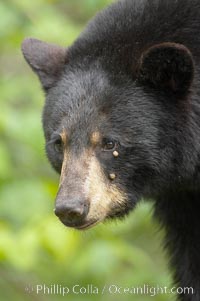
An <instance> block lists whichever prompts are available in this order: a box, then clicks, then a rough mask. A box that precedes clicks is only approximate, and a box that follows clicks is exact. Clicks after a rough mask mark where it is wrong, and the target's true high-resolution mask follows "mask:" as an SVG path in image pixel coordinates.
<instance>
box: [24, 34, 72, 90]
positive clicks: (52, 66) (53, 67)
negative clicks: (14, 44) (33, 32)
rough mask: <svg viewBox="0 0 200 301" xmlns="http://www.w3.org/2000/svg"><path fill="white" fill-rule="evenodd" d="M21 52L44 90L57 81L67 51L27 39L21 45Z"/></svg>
mask: <svg viewBox="0 0 200 301" xmlns="http://www.w3.org/2000/svg"><path fill="white" fill-rule="evenodd" d="M22 52H23V55H24V58H25V59H26V61H27V63H28V64H29V65H30V66H31V68H32V69H33V71H34V72H35V73H36V74H37V75H38V77H39V79H40V81H41V83H42V86H43V88H44V90H48V89H49V88H51V87H52V86H53V84H54V83H55V82H56V81H57V80H58V79H59V77H60V75H61V73H62V71H63V69H64V66H65V63H66V62H67V50H66V49H65V48H62V47H60V46H57V45H54V44H49V43H46V42H42V41H40V40H37V39H32V38H27V39H25V40H24V41H23V43H22Z"/></svg>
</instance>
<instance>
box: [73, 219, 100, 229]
mask: <svg viewBox="0 0 200 301" xmlns="http://www.w3.org/2000/svg"><path fill="white" fill-rule="evenodd" d="M100 222H101V220H96V221H92V222H90V223H86V224H83V225H81V226H75V227H74V228H75V229H77V230H88V229H90V228H92V227H94V226H96V225H97V224H99V223H100Z"/></svg>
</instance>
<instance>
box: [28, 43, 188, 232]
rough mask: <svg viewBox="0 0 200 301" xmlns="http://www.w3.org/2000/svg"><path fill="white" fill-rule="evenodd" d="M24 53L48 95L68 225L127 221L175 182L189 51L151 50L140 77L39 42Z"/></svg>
mask: <svg viewBox="0 0 200 301" xmlns="http://www.w3.org/2000/svg"><path fill="white" fill-rule="evenodd" d="M22 50H23V53H24V56H25V59H26V60H27V62H28V63H29V64H30V66H31V67H32V69H33V70H34V71H35V72H36V73H37V75H38V76H39V78H40V81H41V83H42V86H43V89H44V91H45V93H46V103H45V107H44V112H43V128H44V133H45V139H46V151H47V156H48V158H49V161H50V162H51V164H52V166H53V167H54V168H55V170H56V171H57V172H59V173H60V174H61V177H60V186H59V191H58V194H57V198H56V205H55V214H56V215H57V216H58V217H59V219H60V220H61V221H62V222H63V223H64V224H65V225H66V226H69V227H74V228H77V229H86V228H89V227H91V226H92V225H95V224H97V223H99V222H100V221H103V220H105V219H109V218H114V217H123V216H124V215H126V214H127V213H128V212H129V211H130V210H131V209H132V208H134V207H135V205H136V203H137V201H138V200H139V199H141V198H142V197H153V196H154V195H155V194H159V192H160V190H162V189H164V188H165V187H163V185H164V184H163V183H169V184H170V180H171V179H172V178H173V172H174V168H175V164H174V162H175V161H176V162H177V160H181V159H182V158H181V156H180V159H179V158H178V159H177V158H176V153H177V149H176V147H178V139H179V138H177V133H176V132H175V131H174V128H176V125H177V119H176V116H177V115H178V116H179V122H180V123H182V124H183V127H184V124H185V123H186V119H187V106H188V104H187V102H186V101H185V96H186V94H187V93H189V92H188V91H189V88H190V85H191V83H192V80H193V73H194V67H193V60H192V55H191V53H190V51H189V50H188V49H187V48H186V47H185V46H183V45H179V44H175V43H163V44H159V45H155V46H152V47H150V48H149V49H147V50H145V51H144V52H143V53H142V54H141V55H140V57H139V58H138V61H137V66H135V67H134V68H133V69H134V71H133V72H135V74H134V76H132V74H130V73H128V72H127V73H126V72H124V70H123V69H122V70H121V71H120V72H119V73H118V72H115V70H114V69H113V68H115V67H113V66H110V65H109V64H108V65H105V64H104V63H102V60H101V59H98V58H97V59H96V58H92V57H91V56H89V55H88V56H86V57H79V56H77V57H73V51H72V52H70V49H69V50H66V49H64V48H61V47H59V46H56V45H52V44H47V43H44V42H41V41H38V40H35V39H26V40H25V41H24V43H23V45H22ZM75 53H76V51H75ZM87 60H89V61H87ZM107 60H108V61H109V59H108V58H107ZM122 67H123V66H122ZM180 100H181V101H180ZM175 135H176V136H175ZM178 135H179V133H178ZM180 135H181V133H180ZM176 144H177V145H176ZM177 177H178V175H177ZM173 181H174V182H175V181H176V179H173Z"/></svg>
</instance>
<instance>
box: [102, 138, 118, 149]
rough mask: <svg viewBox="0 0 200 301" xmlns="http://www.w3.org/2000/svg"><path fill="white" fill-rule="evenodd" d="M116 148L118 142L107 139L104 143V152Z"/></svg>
mask: <svg viewBox="0 0 200 301" xmlns="http://www.w3.org/2000/svg"><path fill="white" fill-rule="evenodd" d="M115 147H116V142H115V141H113V140H108V139H105V140H104V141H103V150H104V151H109V150H113V149H115Z"/></svg>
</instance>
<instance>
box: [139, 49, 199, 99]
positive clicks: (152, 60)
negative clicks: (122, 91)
mask: <svg viewBox="0 0 200 301" xmlns="http://www.w3.org/2000/svg"><path fill="white" fill-rule="evenodd" d="M137 71H138V76H137V79H138V81H139V82H141V83H142V84H149V85H151V86H153V87H155V88H159V89H165V90H166V91H167V90H168V91H172V92H174V93H176V94H187V92H188V91H189V89H190V86H191V84H192V81H193V77H194V63H193V58H192V54H191V52H190V51H189V49H188V48H187V47H185V46H184V45H181V44H176V43H162V44H157V45H155V46H152V47H150V48H149V49H147V50H146V51H145V52H144V53H143V54H142V56H141V58H140V60H139V64H138V68H137Z"/></svg>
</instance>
